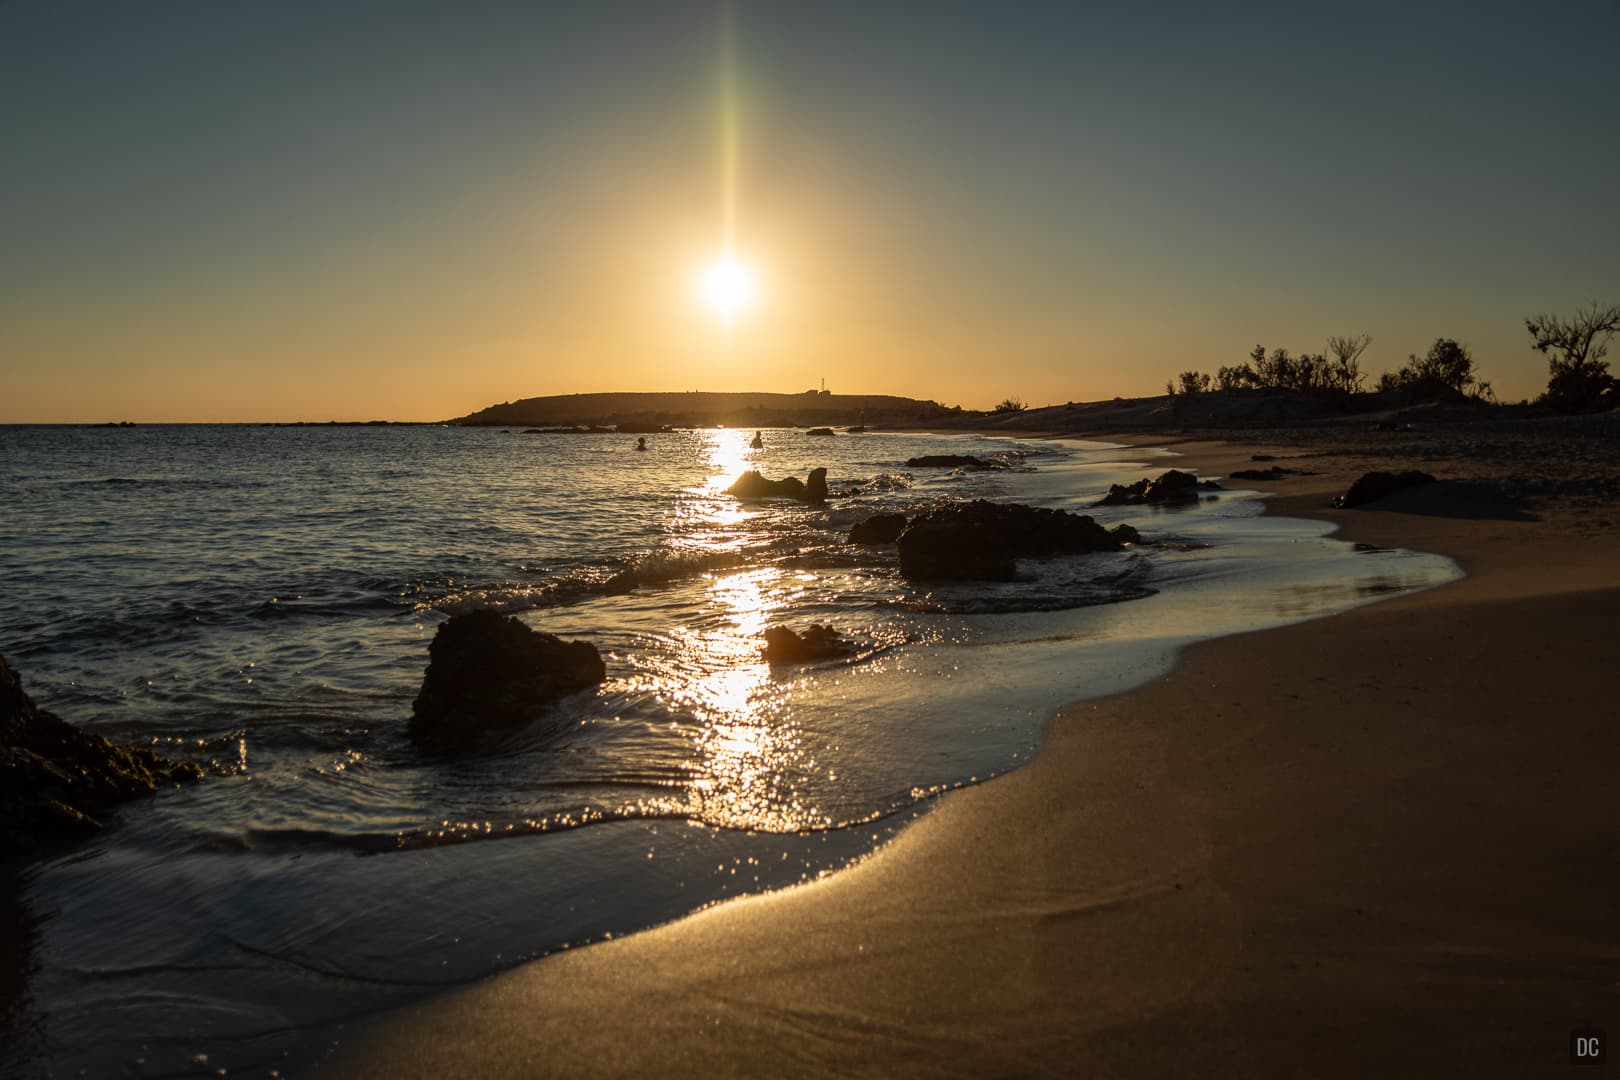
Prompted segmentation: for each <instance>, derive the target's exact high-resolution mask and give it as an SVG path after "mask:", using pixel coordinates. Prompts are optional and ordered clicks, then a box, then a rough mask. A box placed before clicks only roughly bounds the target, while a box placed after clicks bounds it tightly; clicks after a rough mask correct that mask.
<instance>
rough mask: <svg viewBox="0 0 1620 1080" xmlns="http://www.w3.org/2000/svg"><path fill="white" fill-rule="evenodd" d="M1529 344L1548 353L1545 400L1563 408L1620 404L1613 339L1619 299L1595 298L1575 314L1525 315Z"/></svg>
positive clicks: (1618, 329)
mask: <svg viewBox="0 0 1620 1080" xmlns="http://www.w3.org/2000/svg"><path fill="white" fill-rule="evenodd" d="M1524 328H1525V329H1526V330H1528V331H1529V332H1530V347H1531V348H1532V349H1535V350H1536V351H1537V352H1539V353H1541V354H1542V355H1543V356H1545V357H1546V358H1547V392H1546V393H1545V394H1543V395H1542V398H1541V400H1542V401H1544V402H1546V403H1547V404H1549V405H1552V406H1554V407H1555V408H1559V409H1568V410H1584V409H1593V408H1604V407H1607V406H1612V405H1615V404H1620V383H1617V382H1616V380H1615V378H1614V376H1613V375H1610V374H1609V362H1608V361H1607V360H1605V359H1603V357H1604V356H1605V355H1607V354H1608V351H1609V339H1610V338H1611V337H1613V336H1614V335H1615V334H1616V333H1620V304H1611V305H1609V306H1608V307H1599V306H1598V303H1597V301H1595V300H1594V301H1593V302H1592V303H1590V304H1588V305H1587V306H1586V307H1583V308H1579V309H1577V310H1576V312H1575V314H1574V315H1573V316H1571V317H1570V318H1567V319H1566V318H1564V317H1563V316H1562V315H1536V316H1534V317H1532V318H1528V319H1526V320H1524Z"/></svg>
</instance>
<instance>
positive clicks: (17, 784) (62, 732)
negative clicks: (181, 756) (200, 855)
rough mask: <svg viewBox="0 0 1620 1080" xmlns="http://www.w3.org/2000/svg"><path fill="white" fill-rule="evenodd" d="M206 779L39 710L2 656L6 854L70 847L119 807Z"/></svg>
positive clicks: (1, 796)
mask: <svg viewBox="0 0 1620 1080" xmlns="http://www.w3.org/2000/svg"><path fill="white" fill-rule="evenodd" d="M201 776H202V770H201V769H199V768H198V767H197V766H196V765H193V764H191V763H190V762H183V761H170V760H168V759H167V758H163V757H159V756H158V755H157V754H155V753H153V752H152V751H150V750H147V749H145V748H144V747H138V746H125V745H123V744H121V743H115V742H110V741H109V740H107V739H104V738H102V737H101V736H100V735H92V734H90V733H89V732H86V731H81V730H79V729H78V728H76V727H74V726H73V725H72V724H70V723H68V722H67V721H66V720H63V719H61V718H60V717H58V716H56V715H55V714H53V713H49V712H46V711H45V710H44V709H41V708H38V707H37V706H36V705H35V704H34V702H33V700H32V699H31V698H29V696H28V695H27V694H26V693H24V692H23V688H22V678H21V676H19V675H18V674H17V672H16V671H15V670H14V669H13V668H12V667H11V665H10V664H8V663H6V659H5V657H3V656H0V855H21V854H30V853H33V852H38V851H44V850H48V849H50V848H53V847H59V846H62V845H63V844H67V843H71V842H72V841H75V840H78V839H81V838H83V837H85V836H87V835H89V834H90V833H93V832H95V831H96V830H97V829H99V828H101V825H102V821H103V820H104V819H105V817H106V815H107V814H108V812H109V811H111V810H112V808H113V807H115V806H116V805H118V804H119V803H121V802H124V801H126V800H129V799H133V798H135V797H136V796H139V795H145V794H147V793H148V792H151V791H155V790H157V789H158V788H160V787H166V786H168V785H170V784H177V783H182V782H185V781H188V780H196V779H198V778H200V777H201Z"/></svg>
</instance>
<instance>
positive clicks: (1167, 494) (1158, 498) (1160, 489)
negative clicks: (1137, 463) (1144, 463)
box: [1091, 469, 1221, 506]
mask: <svg viewBox="0 0 1620 1080" xmlns="http://www.w3.org/2000/svg"><path fill="white" fill-rule="evenodd" d="M1220 487H1221V485H1219V484H1217V483H1216V482H1215V481H1213V480H1204V481H1200V480H1199V479H1198V477H1196V476H1194V475H1193V474H1192V473H1187V472H1182V471H1181V470H1180V469H1169V470H1167V471H1165V472H1163V473H1160V474H1159V475H1158V476H1157V477H1156V478H1154V479H1152V480H1149V479H1148V478H1147V477H1143V478H1142V479H1140V480H1138V481H1137V482H1136V483H1134V484H1113V485H1110V486H1109V488H1108V494H1107V495H1104V496H1103V497H1102V498H1100V499H1098V500H1097V501H1096V502H1094V503H1092V504H1091V505H1092V506H1141V505H1143V504H1148V505H1157V506H1173V505H1176V504H1179V503H1195V502H1197V501H1198V492H1199V489H1203V490H1205V491H1218V490H1220Z"/></svg>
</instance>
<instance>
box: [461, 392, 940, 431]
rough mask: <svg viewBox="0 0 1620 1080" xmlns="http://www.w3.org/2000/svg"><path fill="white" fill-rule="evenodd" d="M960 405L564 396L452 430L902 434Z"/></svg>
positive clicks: (805, 396)
mask: <svg viewBox="0 0 1620 1080" xmlns="http://www.w3.org/2000/svg"><path fill="white" fill-rule="evenodd" d="M962 412H963V410H962V408H961V406H955V407H953V408H947V407H945V406H944V405H941V404H940V403H939V402H937V401H919V400H917V399H916V398H908V397H892V396H889V395H885V394H833V393H829V392H827V391H824V390H809V391H806V392H805V393H802V394H761V393H707V392H702V391H691V392H688V393H625V394H558V395H554V396H551V397H533V398H524V399H522V400H521V401H507V402H503V403H502V404H500V405H491V406H489V407H488V408H486V409H480V410H478V411H477V412H475V413H471V414H469V415H467V416H462V417H458V418H456V419H454V420H449V421H447V423H449V424H452V425H456V426H462V427H520V426H521V427H560V426H571V427H616V428H619V429H620V430H637V429H657V428H659V427H714V426H716V425H724V426H726V427H756V428H765V427H795V426H797V427H813V426H817V425H833V424H840V425H857V424H859V425H868V424H870V425H881V426H885V427H903V426H910V425H915V424H919V423H931V422H936V421H938V420H941V419H943V418H946V417H953V416H958V415H961V414H962Z"/></svg>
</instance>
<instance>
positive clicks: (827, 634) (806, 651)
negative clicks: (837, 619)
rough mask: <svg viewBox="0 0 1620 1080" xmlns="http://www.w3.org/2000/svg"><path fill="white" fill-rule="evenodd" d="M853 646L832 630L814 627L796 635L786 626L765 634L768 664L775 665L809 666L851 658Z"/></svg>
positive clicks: (830, 628) (810, 626) (824, 627)
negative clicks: (821, 661) (819, 662)
mask: <svg viewBox="0 0 1620 1080" xmlns="http://www.w3.org/2000/svg"><path fill="white" fill-rule="evenodd" d="M849 653H850V646H849V645H848V643H846V642H845V641H844V640H843V639H842V638H840V637H839V636H838V632H837V631H836V630H834V629H833V628H832V627H830V626H822V625H820V624H819V623H812V624H810V625H809V626H808V627H806V628H805V631H804V633H802V634H795V633H794V632H793V631H792V630H789V629H788V628H787V627H785V626H773V627H770V628H769V629H768V630H766V631H765V660H766V661H767V662H768V663H772V664H809V663H814V662H815V661H818V660H832V659H835V658H837V657H840V656H848V655H849Z"/></svg>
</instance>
